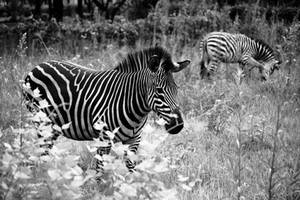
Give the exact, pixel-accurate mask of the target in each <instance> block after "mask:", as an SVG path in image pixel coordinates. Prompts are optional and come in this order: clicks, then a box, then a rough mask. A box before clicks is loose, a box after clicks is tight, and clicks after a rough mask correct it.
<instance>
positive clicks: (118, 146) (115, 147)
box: [111, 143, 128, 156]
mask: <svg viewBox="0 0 300 200" xmlns="http://www.w3.org/2000/svg"><path fill="white" fill-rule="evenodd" d="M111 150H112V151H114V152H115V153H116V154H117V155H118V156H123V155H124V152H125V151H127V150H128V145H123V144H122V143H116V144H114V145H113V146H112V148H111Z"/></svg>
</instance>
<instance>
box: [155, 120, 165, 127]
mask: <svg viewBox="0 0 300 200" xmlns="http://www.w3.org/2000/svg"><path fill="white" fill-rule="evenodd" d="M156 123H157V124H158V125H160V126H163V125H165V124H166V123H167V122H166V121H165V120H164V119H163V118H159V120H156Z"/></svg>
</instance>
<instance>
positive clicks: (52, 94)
mask: <svg viewBox="0 0 300 200" xmlns="http://www.w3.org/2000/svg"><path fill="white" fill-rule="evenodd" d="M189 64H190V61H189V60H184V61H181V62H173V61H172V58H171V55H170V54H169V53H168V52H167V50H166V49H164V48H162V47H159V46H156V47H150V48H147V49H143V50H140V51H135V52H132V53H129V54H128V55H127V56H126V57H125V58H124V59H123V60H122V61H121V62H120V63H119V64H117V65H116V66H115V67H114V68H112V69H111V70H106V71H97V70H93V69H88V68H85V67H83V66H79V65H77V64H74V63H70V62H66V61H50V62H43V63H41V64H39V65H37V66H36V67H34V68H33V69H32V70H31V71H30V72H29V73H28V74H27V76H26V77H25V82H24V84H25V86H27V87H28V86H29V87H30V90H28V89H27V90H24V92H23V93H24V95H25V99H26V100H27V105H31V106H32V105H33V104H34V105H38V102H37V101H38V100H40V99H45V100H46V101H47V102H48V104H49V106H48V107H46V108H41V110H42V111H44V112H45V113H46V114H47V115H48V116H49V118H50V120H51V121H52V123H53V124H57V125H58V126H62V125H64V124H67V123H69V125H70V126H69V127H68V128H67V129H63V130H62V135H64V136H65V137H67V138H70V139H73V140H93V138H98V137H99V135H100V134H103V138H104V139H107V138H108V136H107V134H105V132H104V131H102V132H101V133H100V132H99V130H96V129H95V127H94V125H95V123H96V122H98V121H99V120H100V121H102V122H104V123H106V127H104V128H106V130H109V131H113V130H116V128H119V129H118V131H117V132H116V133H115V135H114V138H113V142H114V143H115V142H122V143H123V144H126V145H128V149H129V151H131V152H133V153H136V152H137V149H138V146H139V143H140V140H141V132H142V131H141V130H142V128H143V126H144V125H145V123H146V121H147V116H148V113H149V112H150V111H154V112H155V113H156V114H157V115H158V116H159V117H161V118H163V119H164V120H165V122H166V124H165V125H164V126H165V129H166V131H167V132H168V133H169V134H177V133H179V132H180V131H181V130H182V129H183V127H184V121H183V118H182V114H181V112H180V109H179V105H178V103H177V102H176V99H175V98H176V95H177V91H178V86H177V85H176V83H175V80H174V78H173V73H176V72H179V71H181V70H183V69H184V68H186V67H187V66H188V65H189ZM36 88H38V89H39V91H40V96H39V97H38V98H39V99H37V98H35V97H34V95H33V94H32V91H34V90H35V89H36ZM29 102H31V103H29ZM57 137H58V136H57V135H55V136H54V137H53V138H51V139H52V140H56V139H57ZM110 150H111V143H110V144H109V146H108V147H99V148H98V150H97V154H99V155H101V156H102V155H103V154H108V153H109V151H110ZM98 164H99V163H98ZM100 165H102V163H100ZM125 165H126V167H127V168H128V169H129V171H133V170H134V167H135V162H132V161H131V160H130V159H129V158H126V159H125ZM99 168H101V167H99V166H98V167H97V166H96V170H97V171H100V170H101V169H99Z"/></svg>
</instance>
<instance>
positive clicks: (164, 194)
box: [157, 188, 178, 200]
mask: <svg viewBox="0 0 300 200" xmlns="http://www.w3.org/2000/svg"><path fill="white" fill-rule="evenodd" d="M157 194H158V196H159V198H158V199H161V200H178V197H177V190H176V189H175V188H172V189H169V190H166V189H164V190H162V191H159V192H157Z"/></svg>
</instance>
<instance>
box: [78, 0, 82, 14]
mask: <svg viewBox="0 0 300 200" xmlns="http://www.w3.org/2000/svg"><path fill="white" fill-rule="evenodd" d="M77 14H78V15H79V17H80V18H82V16H83V14H82V0H78V5H77Z"/></svg>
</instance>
